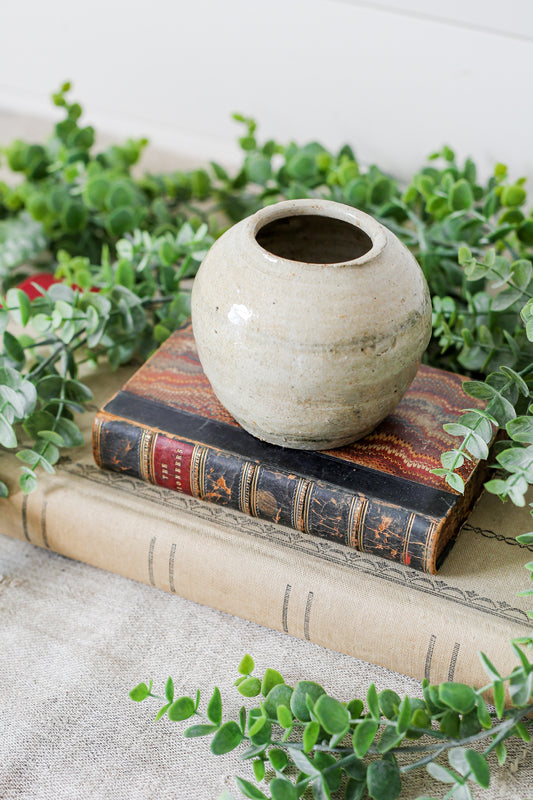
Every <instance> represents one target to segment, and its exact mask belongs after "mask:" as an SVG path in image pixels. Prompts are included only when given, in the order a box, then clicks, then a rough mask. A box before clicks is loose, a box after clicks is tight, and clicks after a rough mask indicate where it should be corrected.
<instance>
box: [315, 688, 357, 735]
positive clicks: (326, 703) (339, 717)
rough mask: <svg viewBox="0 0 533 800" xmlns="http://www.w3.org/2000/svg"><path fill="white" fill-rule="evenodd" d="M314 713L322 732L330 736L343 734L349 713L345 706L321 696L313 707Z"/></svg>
mask: <svg viewBox="0 0 533 800" xmlns="http://www.w3.org/2000/svg"><path fill="white" fill-rule="evenodd" d="M314 713H315V715H316V717H317V719H318V721H319V723H320V724H321V725H322V727H323V728H324V730H325V731H326V732H327V733H329V734H330V735H332V736H333V735H336V734H341V733H345V732H346V731H347V730H348V726H349V724H350V713H349V711H348V709H347V708H346V706H344V705H343V704H342V703H340V702H339V701H338V700H336V699H335V698H334V697H330V696H329V695H327V694H322V695H320V697H319V698H318V700H317V701H316V703H315V705H314Z"/></svg>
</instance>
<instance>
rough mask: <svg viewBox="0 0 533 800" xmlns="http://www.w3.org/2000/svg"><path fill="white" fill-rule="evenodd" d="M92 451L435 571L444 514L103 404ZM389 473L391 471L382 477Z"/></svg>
mask: <svg viewBox="0 0 533 800" xmlns="http://www.w3.org/2000/svg"><path fill="white" fill-rule="evenodd" d="M93 453H94V458H95V461H96V463H97V464H98V465H99V466H100V467H102V468H103V469H112V470H114V471H116V472H122V473H124V474H127V475H131V476H133V477H136V478H141V479H142V480H144V481H146V482H148V483H153V484H157V485H159V486H164V487H166V488H169V489H173V490H175V491H179V492H182V493H184V494H188V495H191V496H193V497H197V498H199V499H201V500H205V501H207V502H210V503H216V504H218V505H222V506H228V507H230V508H233V509H236V510H238V511H241V512H243V513H245V514H249V515H250V516H252V517H258V518H260V519H263V520H268V521H270V522H275V523H279V524H281V525H285V526H289V527H291V528H294V529H295V530H298V531H301V532H304V533H307V534H310V535H311V536H319V537H321V538H323V539H329V540H331V541H334V542H337V543H339V544H342V545H347V546H349V547H353V548H355V549H357V550H360V551H361V552H364V553H371V554H375V555H379V556H381V557H383V558H387V559H391V560H393V561H398V562H400V563H403V564H407V565H409V566H411V567H413V568H414V569H417V570H420V571H422V572H430V573H434V572H435V571H436V566H435V562H436V555H435V554H436V551H437V550H438V547H437V541H436V538H437V533H438V536H439V537H440V536H442V535H443V528H444V527H445V525H443V521H442V519H437V518H434V517H431V516H428V515H425V514H421V513H416V512H414V511H411V510H410V509H407V508H402V507H400V506H398V505H396V504H393V503H388V502H385V501H384V500H381V499H377V498H374V497H365V496H363V495H361V494H358V493H356V492H350V491H347V490H344V489H340V488H338V487H335V486H333V485H331V484H328V483H326V482H321V481H318V480H310V479H306V478H304V477H302V476H300V475H296V474H291V473H287V472H282V471H279V470H274V469H272V468H269V467H268V466H266V465H263V464H260V463H257V462H254V461H249V460H247V459H245V458H244V457H243V456H240V455H237V454H235V453H230V452H227V451H223V450H220V449H217V448H215V447H210V446H209V447H208V446H205V445H203V444H201V443H196V442H190V441H184V440H182V439H180V438H179V437H175V436H172V435H168V434H167V433H164V432H162V431H160V430H158V429H155V428H148V427H145V426H141V425H137V424H135V423H133V422H131V421H129V420H125V419H122V418H119V417H115V416H113V415H111V414H109V413H107V412H105V411H101V412H99V413H98V414H97V415H96V418H95V422H94V426H93ZM385 479H386V476H385Z"/></svg>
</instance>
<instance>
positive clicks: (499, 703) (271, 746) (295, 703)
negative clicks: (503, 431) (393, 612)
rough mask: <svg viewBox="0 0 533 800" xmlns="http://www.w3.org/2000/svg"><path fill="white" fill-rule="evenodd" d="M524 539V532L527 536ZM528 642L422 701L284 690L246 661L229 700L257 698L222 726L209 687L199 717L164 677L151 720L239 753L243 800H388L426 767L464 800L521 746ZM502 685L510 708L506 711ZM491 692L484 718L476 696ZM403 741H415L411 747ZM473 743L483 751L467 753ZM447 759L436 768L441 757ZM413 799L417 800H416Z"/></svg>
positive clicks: (372, 691)
mask: <svg viewBox="0 0 533 800" xmlns="http://www.w3.org/2000/svg"><path fill="white" fill-rule="evenodd" d="M528 536H533V534H528ZM531 644H533V640H527V642H525V641H524V642H521V643H519V642H513V643H512V647H513V650H514V652H515V655H516V656H517V659H518V665H517V666H516V667H515V669H514V670H513V672H512V673H511V675H509V676H506V677H502V676H501V675H500V674H499V672H498V671H497V669H496V668H495V667H494V665H493V664H492V662H491V661H490V660H489V659H488V658H487V656H485V655H483V654H481V656H480V658H481V662H482V664H483V666H484V668H485V670H486V672H487V674H488V676H489V678H490V683H488V684H487V685H486V686H484V687H483V688H482V689H480V690H477V689H474V688H472V687H470V686H467V685H466V684H462V683H457V682H449V681H448V682H444V683H441V684H439V685H435V686H434V685H430V684H429V682H428V681H424V682H423V684H422V688H423V698H418V697H409V696H404V697H403V698H400V697H399V695H398V694H396V692H394V691H392V690H390V689H385V690H383V691H381V692H379V693H378V692H377V690H376V688H375V686H374V684H371V685H370V687H369V688H368V691H367V694H366V697H365V698H364V700H363V699H361V698H354V699H352V700H350V701H348V702H345V701H340V700H338V699H337V698H335V697H333V696H331V695H329V694H328V693H327V692H326V690H325V689H324V688H323V687H322V686H320V684H318V683H315V682H313V681H308V680H302V681H299V682H298V683H296V685H295V686H293V687H292V686H289V685H288V684H287V683H286V682H285V680H284V678H283V676H282V675H281V674H280V672H278V671H277V670H275V669H272V668H268V669H267V670H266V671H265V672H264V674H263V675H262V676H258V675H254V670H255V664H254V661H253V659H252V657H251V656H249V655H245V656H244V657H243V659H242V660H241V662H240V664H239V667H238V672H239V677H238V678H237V680H236V681H235V686H236V687H237V690H238V692H239V693H240V694H241V695H243V696H244V697H246V698H257V700H256V705H253V706H252V707H251V708H248V709H247V708H246V707H245V706H242V707H241V708H240V711H239V714H238V718H237V719H226V720H225V719H224V714H223V707H222V698H221V694H220V690H219V689H218V688H215V689H214V691H213V694H212V696H211V698H210V700H209V701H208V703H207V707H206V711H205V712H203V711H201V709H200V693H199V692H197V693H196V698H195V699H193V698H192V697H188V696H182V697H179V698H177V699H174V684H173V681H172V679H171V678H169V679H168V681H167V684H166V688H165V697H164V698H163V697H161V698H159V699H161V700H163V701H164V705H163V706H162V707H161V708H160V710H159V711H158V712H157V715H156V719H157V720H159V719H161V718H162V717H163V716H165V715H166V716H168V718H169V719H170V720H171V721H183V720H186V719H187V720H193V721H194V720H195V718H198V720H199V722H196V721H194V724H192V725H190V726H189V727H187V728H186V729H185V730H184V736H185V737H187V738H197V737H203V736H210V737H211V742H210V748H211V752H212V753H213V754H214V755H224V754H226V753H229V752H231V751H233V750H236V749H237V748H239V747H241V746H244V747H245V749H244V750H243V751H242V753H241V758H242V759H243V760H244V761H248V762H251V764H252V771H253V781H252V780H246V779H244V778H241V777H237V778H235V781H236V784H237V787H238V788H239V790H240V791H241V793H242V794H243V795H244V797H247V798H251V800H297V798H299V797H304V796H305V797H313V798H315V800H331V799H332V798H344V800H362V798H366V797H369V798H373V800H395V799H396V798H397V797H399V796H400V794H401V790H402V777H403V775H405V774H406V773H408V772H411V771H412V770H416V769H426V770H427V771H428V772H429V774H430V775H431V776H432V777H433V778H434V779H435V780H437V781H440V782H442V783H443V784H444V785H445V787H446V791H447V794H446V797H452V796H453V797H460V798H465V799H467V798H472V796H473V795H472V789H473V787H474V786H475V785H478V786H480V787H482V788H487V787H488V786H489V783H490V759H489V755H490V753H491V752H492V751H494V752H495V753H496V756H497V758H498V760H499V762H500V763H503V762H504V761H505V758H506V746H505V741H506V740H507V739H509V738H510V737H513V736H514V737H516V736H517V737H520V738H522V739H524V740H526V741H529V737H530V733H529V727H530V726H531V720H530V719H526V717H527V715H528V714H529V713H530V712H531V711H532V710H533V703H532V690H533V663H531V662H530V661H529V659H528V658H527V656H526V654H525V652H524V650H523V649H522V647H523V646H524V645H528V646H531ZM505 684H507V687H508V691H509V695H510V698H511V704H510V706H509V707H507V708H506V707H505ZM151 686H152V684H151V683H150V687H148V686H147V685H146V684H145V683H141V684H139V685H138V686H137V687H135V688H134V689H133V690H132V691H131V692H130V697H131V698H132V699H133V700H136V701H140V700H144V699H146V698H147V697H156V695H153V694H152V693H151ZM487 692H491V693H492V698H493V700H494V703H495V710H494V711H491V710H490V707H489V706H488V705H487V701H486V700H485V697H484V695H486V694H487ZM412 740H419V743H418V744H416V745H413V744H411V743H410V742H412ZM476 743H477V744H478V745H479V744H482V745H483V749H482V750H480V749H479V748H475V747H472V746H471V745H474V744H476ZM445 756H446V757H447V761H443V758H444V757H445ZM420 800H422V798H420Z"/></svg>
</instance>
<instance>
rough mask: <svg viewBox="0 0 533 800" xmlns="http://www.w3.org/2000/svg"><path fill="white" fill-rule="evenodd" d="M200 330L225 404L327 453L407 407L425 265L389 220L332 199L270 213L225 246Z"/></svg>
mask: <svg viewBox="0 0 533 800" xmlns="http://www.w3.org/2000/svg"><path fill="white" fill-rule="evenodd" d="M191 306H192V322H193V331H194V336H195V339H196V343H197V345H198V353H199V356H200V361H201V363H202V367H203V369H204V371H205V374H206V375H207V377H208V378H209V381H210V382H211V385H212V387H213V390H214V392H215V394H216V396H217V397H218V399H219V400H220V402H221V403H222V405H223V406H225V408H226V409H227V410H228V411H229V412H230V414H232V415H233V417H234V418H235V419H236V420H237V421H238V422H239V423H240V424H241V425H242V427H243V428H245V429H246V430H247V431H249V432H250V433H252V434H253V435H254V436H257V437H259V438H260V439H263V440H265V441H267V442H271V443H273V444H278V445H284V446H285V447H294V448H301V449H306V450H311V449H312V450H324V449H330V448H333V447H339V446H341V445H345V444H348V443H350V442H353V441H355V440H356V439H359V438H360V437H362V436H365V435H366V434H367V433H369V432H370V431H371V430H372V429H373V428H374V427H375V426H376V425H377V424H378V423H379V422H380V421H381V420H382V419H384V417H386V416H387V415H388V414H390V413H391V412H392V411H393V410H394V408H395V407H396V405H397V404H398V403H399V402H400V400H401V398H402V396H403V395H404V393H405V391H406V390H407V388H408V386H409V384H410V383H411V381H412V380H413V378H414V376H415V374H416V371H417V368H418V365H419V362H420V359H421V356H422V353H423V352H424V350H425V348H426V346H427V344H428V341H429V337H430V333H431V302H430V296H429V290H428V287H427V284H426V281H425V278H424V276H423V274H422V271H421V269H420V267H419V265H418V264H417V262H416V260H415V258H414V257H413V256H412V255H411V253H410V252H409V251H408V250H407V248H406V247H405V246H404V245H403V244H402V243H401V242H400V240H399V239H398V238H397V237H396V236H395V235H394V234H393V233H391V231H389V230H388V229H387V228H385V227H383V225H381V224H380V223H379V222H377V221H376V220H375V219H373V218H372V217H370V216H369V215H368V214H365V213H363V212H361V211H358V210H357V209H355V208H352V207H350V206H345V205H341V204H339V203H335V202H333V201H329V200H289V201H286V202H281V203H277V204H275V205H271V206H267V207H266V208H263V209H261V210H260V211H258V212H257V213H256V214H254V215H253V216H251V217H248V218H247V219H245V220H243V221H242V222H239V223H238V224H237V225H235V226H233V227H232V228H231V229H230V230H228V231H227V232H226V233H224V234H223V236H221V238H220V239H219V240H218V241H217V242H215V244H214V245H213V247H212V248H211V250H210V251H209V253H208V254H207V256H206V258H205V260H204V262H203V263H202V265H201V267H200V270H199V272H198V275H197V277H196V279H195V282H194V286H193V292H192V301H191Z"/></svg>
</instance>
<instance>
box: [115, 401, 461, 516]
mask: <svg viewBox="0 0 533 800" xmlns="http://www.w3.org/2000/svg"><path fill="white" fill-rule="evenodd" d="M104 411H105V412H107V413H108V414H113V415H115V416H117V417H121V418H122V419H125V420H130V421H131V422H133V423H137V424H138V425H144V426H147V427H149V428H153V429H158V430H159V431H162V432H163V434H164V433H167V434H168V435H170V436H172V437H174V438H175V437H178V438H180V439H183V440H184V441H189V442H191V443H192V444H200V445H202V446H204V447H213V448H217V449H220V450H224V451H226V452H227V453H234V454H235V455H237V456H239V457H241V458H244V459H245V460H247V461H255V462H256V463H258V464H262V465H263V466H264V467H268V468H270V469H273V470H277V471H279V472H284V473H293V474H296V475H297V476H299V477H303V478H304V479H307V480H310V479H311V480H316V481H319V482H322V483H326V484H331V485H333V486H336V487H338V488H340V489H346V490H348V491H352V492H353V491H354V490H357V493H358V494H361V495H365V496H368V497H374V498H376V499H377V500H383V501H385V502H389V503H393V504H395V505H398V506H401V507H402V508H406V509H408V510H410V511H415V512H417V513H420V514H426V515H428V516H433V517H439V518H440V517H444V516H446V514H447V513H448V511H449V510H450V508H452V507H453V506H454V505H455V503H456V502H457V500H458V499H459V495H457V494H454V493H453V492H447V491H445V490H443V489H436V488H435V487H433V486H424V485H423V484H420V483H416V482H415V481H411V480H409V478H404V477H400V476H398V475H391V474H390V473H383V472H379V471H378V470H374V469H371V468H370V467H366V466H361V465H360V464H354V463H352V462H347V461H343V460H341V459H338V458H335V457H334V456H331V455H328V454H327V453H324V452H319V451H314V450H307V451H301V450H291V449H289V448H285V447H278V446H276V445H272V444H268V443H267V442H262V441H260V440H259V439H256V438H255V437H254V436H252V435H251V434H249V433H247V432H246V431H245V430H243V429H242V428H236V427H234V426H233V425H228V424H227V423H225V422H219V421H217V420H211V419H205V418H202V417H198V416H196V415H195V414H191V413H189V412H188V411H181V410H179V409H175V408H169V407H168V406H166V405H164V404H163V403H159V402H157V401H156V400H149V399H147V398H144V397H140V396H138V395H135V394H132V393H131V392H126V391H121V392H119V393H118V394H117V395H115V397H113V398H112V399H111V400H110V401H109V403H107V405H106V406H105V407H104Z"/></svg>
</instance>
